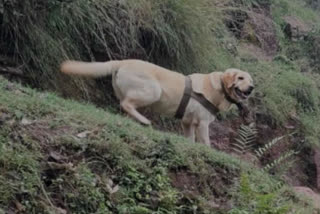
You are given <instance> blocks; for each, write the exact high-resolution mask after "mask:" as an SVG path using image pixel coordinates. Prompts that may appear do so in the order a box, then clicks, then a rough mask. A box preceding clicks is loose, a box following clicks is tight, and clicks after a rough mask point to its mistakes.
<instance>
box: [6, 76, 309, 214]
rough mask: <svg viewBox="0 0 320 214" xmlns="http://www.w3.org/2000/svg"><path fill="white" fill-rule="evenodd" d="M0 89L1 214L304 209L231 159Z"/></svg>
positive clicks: (15, 89)
mask: <svg viewBox="0 0 320 214" xmlns="http://www.w3.org/2000/svg"><path fill="white" fill-rule="evenodd" d="M0 91H1V93H0V94H1V95H0V103H1V108H0V112H1V114H0V120H1V121H0V122H1V131H0V143H1V149H0V163H1V164H0V171H1V175H0V192H1V195H0V206H1V208H2V213H130V214H131V213H226V212H227V211H229V212H230V213H243V212H245V211H246V212H249V213H287V212H288V211H292V210H295V213H306V210H309V211H308V213H311V210H312V208H311V206H309V205H308V203H307V202H306V201H305V202H303V200H302V199H299V198H297V196H295V194H294V193H293V192H292V190H290V188H289V187H287V186H286V185H284V184H283V182H282V181H280V180H279V179H277V178H275V177H272V176H270V175H268V174H267V173H264V172H263V171H261V170H260V169H259V168H256V167H254V166H253V165H251V164H249V163H246V162H244V161H240V160H239V159H238V158H235V157H232V156H230V155H227V154H225V153H222V152H218V151H216V150H214V149H212V150H208V148H207V147H206V146H204V145H200V144H192V143H190V142H188V140H186V139H184V138H182V137H179V136H176V135H171V134H165V133H162V132H159V131H156V130H154V129H152V128H145V127H143V126H140V125H138V124H137V123H135V122H133V121H131V120H130V119H128V118H126V117H122V116H120V115H114V114H111V113H109V112H107V111H104V110H102V109H97V108H95V107H94V106H92V105H89V104H87V105H84V104H80V103H77V102H73V101H67V100H64V99H61V98H58V97H57V96H56V95H53V94H50V93H39V92H36V91H34V90H31V89H28V88H23V87H21V86H19V85H16V84H12V83H10V82H8V81H6V80H4V79H3V78H1V79H0ZM230 209H231V210H230Z"/></svg>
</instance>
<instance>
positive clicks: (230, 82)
mask: <svg viewBox="0 0 320 214" xmlns="http://www.w3.org/2000/svg"><path fill="white" fill-rule="evenodd" d="M236 75H237V74H236V72H234V71H228V70H227V71H225V72H224V73H223V75H222V82H223V85H224V87H226V88H228V89H229V88H232V87H233V86H234V82H235V80H236Z"/></svg>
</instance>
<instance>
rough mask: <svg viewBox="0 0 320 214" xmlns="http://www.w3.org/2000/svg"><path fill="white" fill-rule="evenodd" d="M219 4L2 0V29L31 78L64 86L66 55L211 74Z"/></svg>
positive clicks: (39, 83)
mask: <svg viewBox="0 0 320 214" xmlns="http://www.w3.org/2000/svg"><path fill="white" fill-rule="evenodd" d="M214 4H215V1H209V0H200V1H192V0H161V1H160V0H156V1H151V0H135V1H121V0H70V1H58V0H52V1H48V2H43V1H40V0H23V1H15V0H10V1H6V3H5V4H4V13H3V23H2V27H1V32H2V34H1V36H2V41H6V43H5V44H3V45H4V46H5V48H4V50H7V51H4V52H5V54H12V55H14V56H16V58H17V59H18V60H19V61H20V63H21V64H23V65H24V68H25V70H26V75H28V76H29V77H31V79H32V80H33V83H35V84H36V85H37V86H41V87H43V88H53V89H57V88H60V87H61V84H58V83H57V79H59V75H58V74H57V69H58V66H59V64H60V63H61V61H62V60H64V59H67V58H72V59H82V60H90V61H91V60H98V61H101V60H110V59H126V58H140V59H144V60H148V61H152V62H154V63H157V64H160V65H162V66H165V67H168V68H171V69H177V70H178V71H180V72H183V73H186V74H187V73H191V72H195V71H199V70H201V71H208V70H209V66H210V60H211V59H212V58H211V59H210V56H211V54H210V53H211V52H214V48H215V43H214V39H213V37H212V31H214V29H216V28H217V26H221V25H220V24H221V23H219V21H221V19H219V18H218V17H219V14H220V12H219V10H218V9H217V7H215V6H214ZM211 65H212V63H211ZM59 80H60V81H61V79H59ZM81 85H82V84H81V83H78V86H81Z"/></svg>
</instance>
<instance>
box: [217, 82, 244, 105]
mask: <svg viewBox="0 0 320 214" xmlns="http://www.w3.org/2000/svg"><path fill="white" fill-rule="evenodd" d="M221 88H222V92H223V94H224V96H225V98H226V100H228V101H229V102H230V103H233V104H235V105H236V106H237V107H238V109H239V110H240V111H241V110H242V109H243V104H242V103H241V102H238V101H236V100H235V99H233V98H231V97H230V95H229V94H228V93H227V90H226V89H225V87H224V84H223V82H222V80H221Z"/></svg>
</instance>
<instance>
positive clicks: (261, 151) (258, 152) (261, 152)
mask: <svg viewBox="0 0 320 214" xmlns="http://www.w3.org/2000/svg"><path fill="white" fill-rule="evenodd" d="M284 137H285V136H281V137H277V138H274V139H273V140H272V141H271V142H269V143H267V144H265V145H264V146H262V147H261V148H258V149H256V150H255V153H256V156H257V158H261V157H262V156H263V155H264V154H265V153H266V152H267V151H269V150H270V149H271V148H272V147H273V146H274V145H276V144H277V143H278V142H280V140H282V139H283V138H284Z"/></svg>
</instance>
